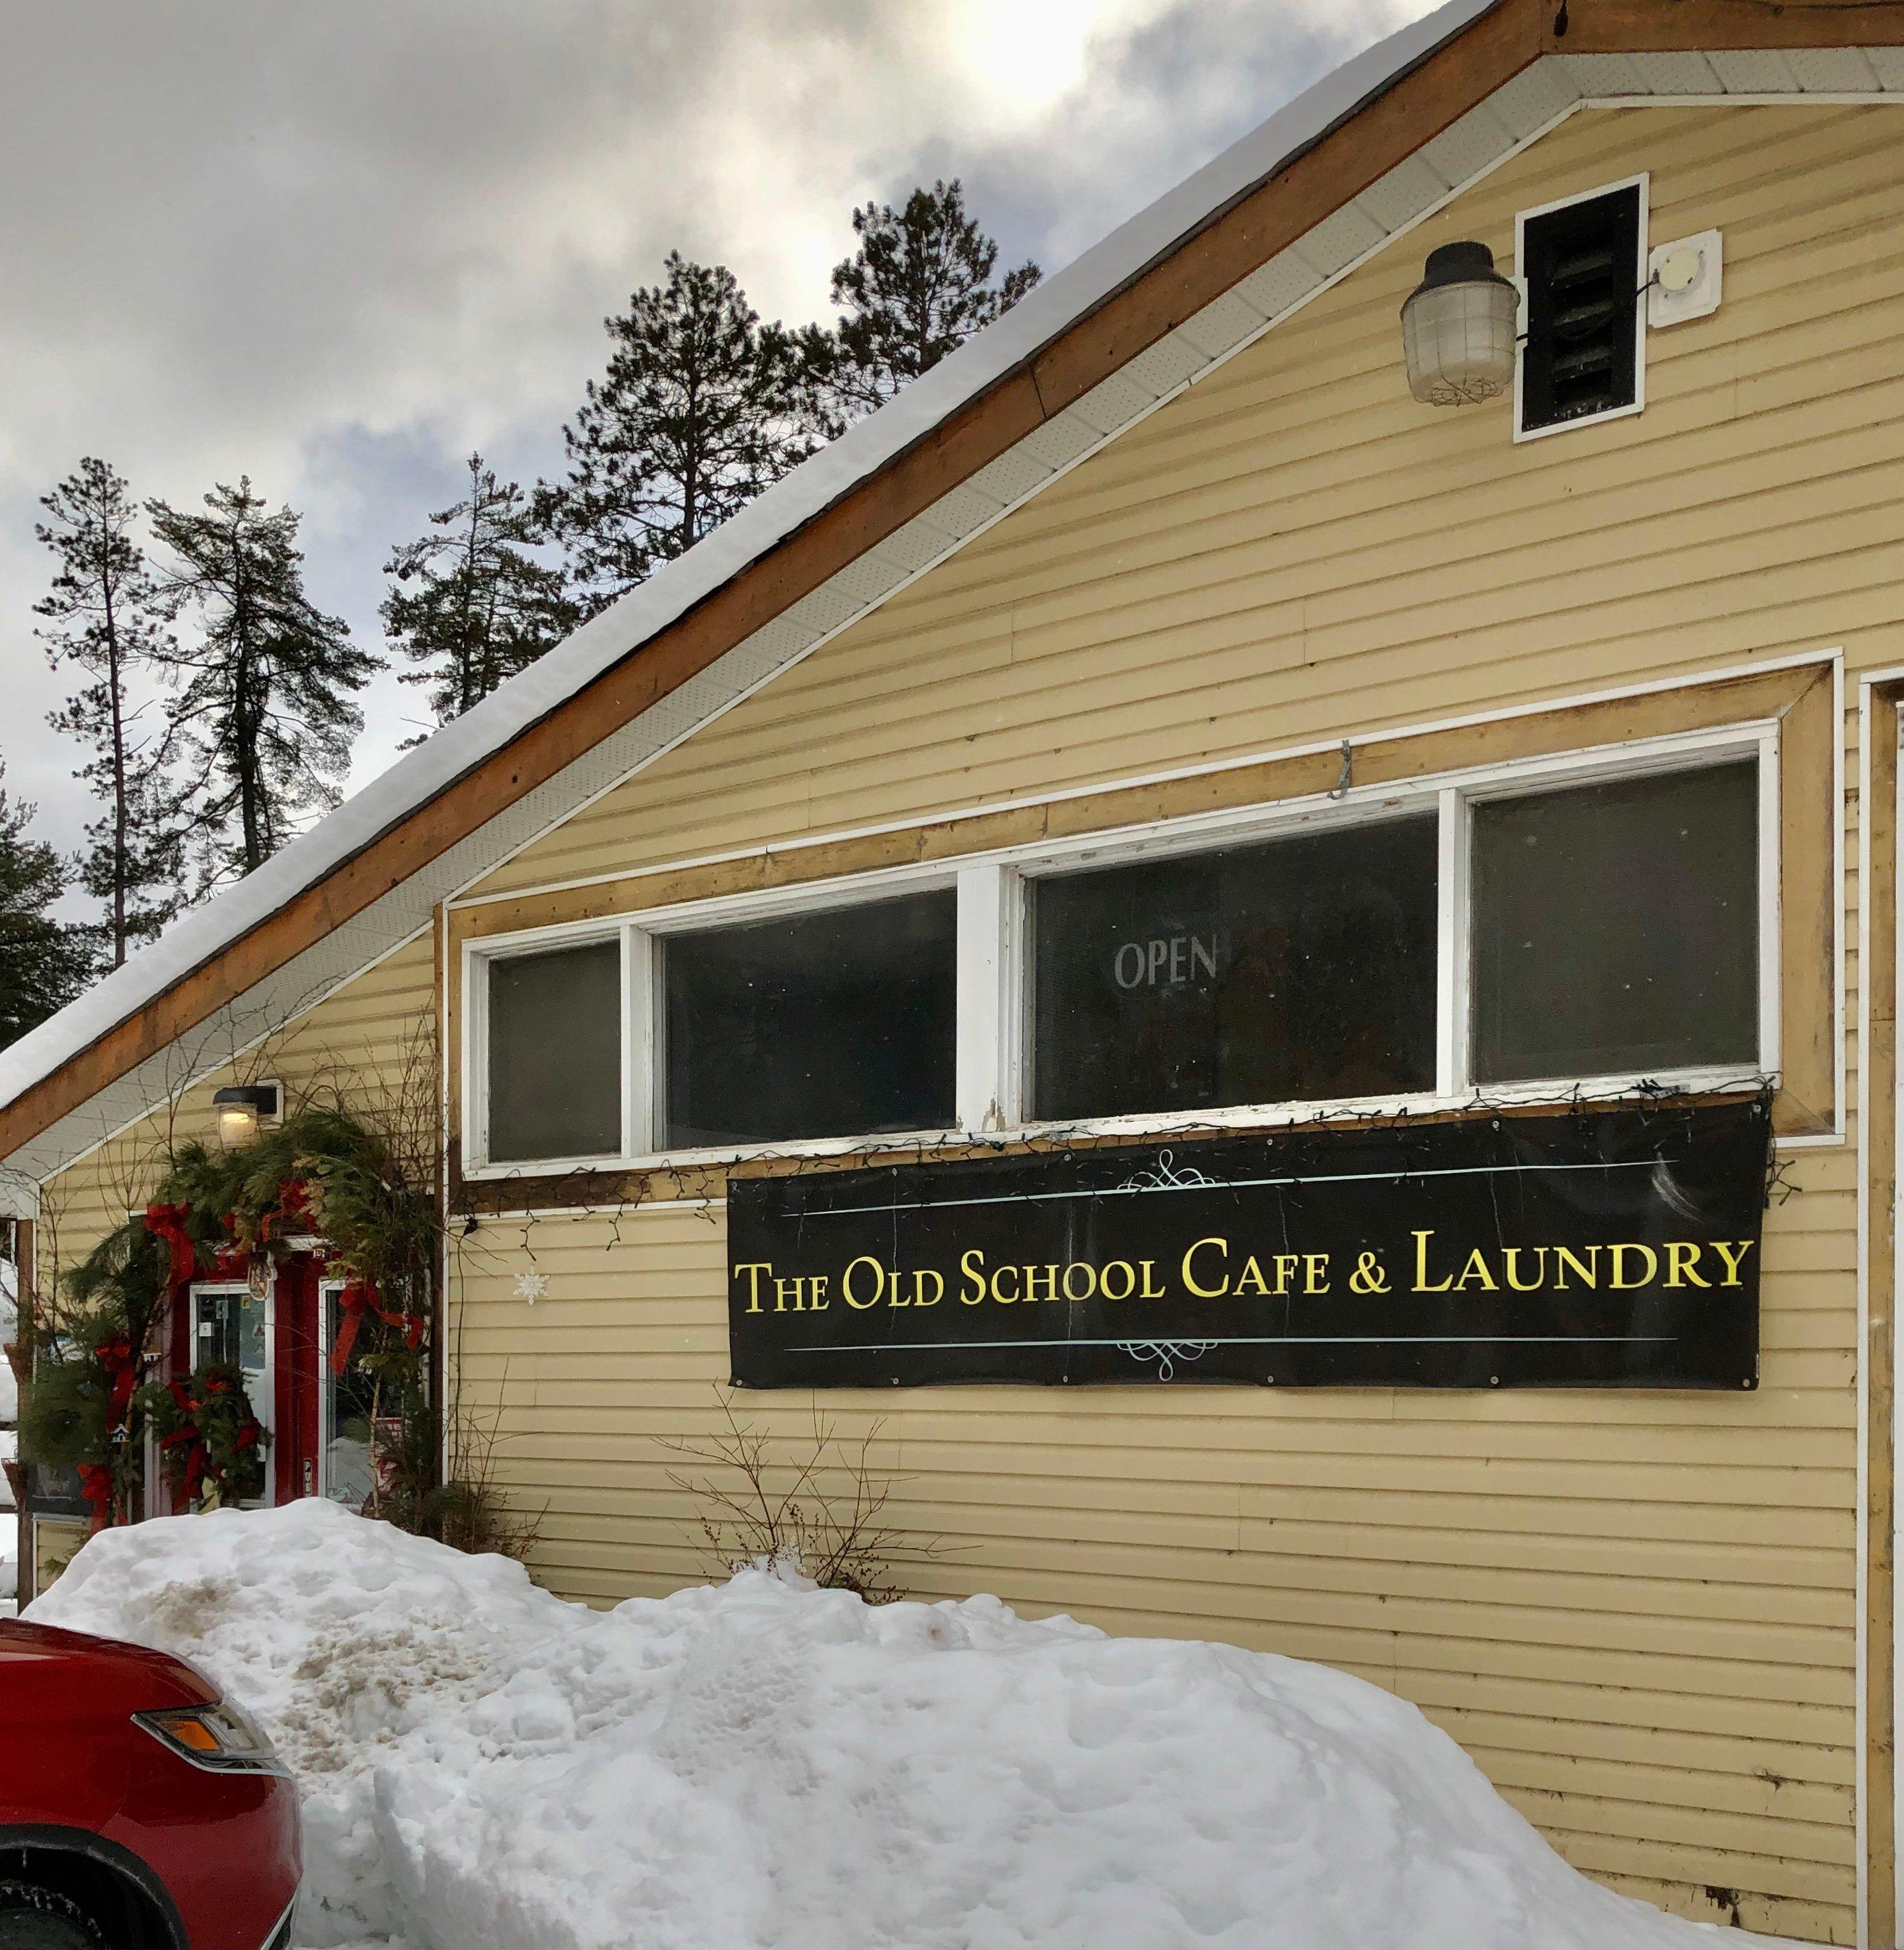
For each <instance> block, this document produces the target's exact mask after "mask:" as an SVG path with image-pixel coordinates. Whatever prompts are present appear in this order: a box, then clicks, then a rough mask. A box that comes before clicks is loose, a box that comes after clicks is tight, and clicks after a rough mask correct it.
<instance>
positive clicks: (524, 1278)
mask: <svg viewBox="0 0 1904 1950" xmlns="http://www.w3.org/2000/svg"><path fill="white" fill-rule="evenodd" d="M547 1291H549V1282H548V1281H547V1280H546V1279H544V1278H543V1276H542V1275H541V1274H540V1273H518V1274H517V1275H516V1276H515V1297H516V1298H517V1299H518V1300H526V1301H527V1302H528V1303H529V1304H530V1306H531V1307H534V1305H535V1304H536V1302H537V1301H539V1300H540V1299H541V1297H543V1294H546V1292H547Z"/></svg>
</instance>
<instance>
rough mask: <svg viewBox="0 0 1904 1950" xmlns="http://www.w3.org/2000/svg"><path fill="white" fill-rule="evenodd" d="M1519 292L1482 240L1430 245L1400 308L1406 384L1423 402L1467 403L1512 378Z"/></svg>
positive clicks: (1490, 395) (1491, 392) (1489, 396)
mask: <svg viewBox="0 0 1904 1950" xmlns="http://www.w3.org/2000/svg"><path fill="white" fill-rule="evenodd" d="M1518 310H1519V294H1517V292H1516V291H1515V290H1514V286H1513V285H1511V284H1510V283H1509V282H1507V279H1505V278H1504V277H1503V276H1501V274H1500V273H1499V272H1498V271H1497V270H1496V269H1495V268H1494V253H1493V252H1492V251H1490V250H1489V248H1488V247H1487V246H1486V245H1485V244H1444V245H1442V246H1441V248H1439V250H1435V251H1430V252H1429V254H1428V262H1427V264H1426V267H1425V268H1424V270H1423V276H1422V280H1421V282H1420V284H1418V285H1416V287H1415V288H1414V291H1412V292H1411V293H1410V294H1409V297H1408V303H1407V304H1405V305H1404V306H1403V307H1402V352H1403V354H1404V356H1405V357H1406V359H1407V360H1408V390H1409V391H1410V392H1411V393H1412V394H1414V396H1415V397H1416V398H1417V400H1420V401H1421V403H1423V405H1424V406H1430V407H1466V406H1473V405H1474V404H1475V403H1477V402H1478V401H1479V400H1492V399H1493V398H1494V397H1495V396H1496V395H1497V394H1501V393H1504V392H1505V391H1507V388H1509V387H1510V385H1513V384H1514V322H1515V318H1516V315H1517V312H1518Z"/></svg>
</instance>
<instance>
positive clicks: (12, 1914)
mask: <svg viewBox="0 0 1904 1950" xmlns="http://www.w3.org/2000/svg"><path fill="white" fill-rule="evenodd" d="M0 1950H106V1939H104V1937H103V1936H101V1935H100V1934H99V1933H98V1930H95V1928H94V1927H93V1926H92V1920H91V1919H90V1918H89V1917H88V1916H87V1914H86V1911H84V1910H82V1908H80V1907H79V1905H78V1904H77V1903H76V1902H69V1901H68V1900H67V1898H66V1897H64V1896H63V1895H55V1894H54V1892H53V1891H52V1890H51V1889H41V1888H39V1886H37V1885H36V1884H35V1883H11V1882H9V1883H0Z"/></svg>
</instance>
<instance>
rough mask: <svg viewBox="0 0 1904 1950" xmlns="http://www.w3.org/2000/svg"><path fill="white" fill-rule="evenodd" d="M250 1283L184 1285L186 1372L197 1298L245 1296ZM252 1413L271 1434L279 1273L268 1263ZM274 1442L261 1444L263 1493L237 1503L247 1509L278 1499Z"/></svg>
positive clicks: (194, 1361) (192, 1360)
mask: <svg viewBox="0 0 1904 1950" xmlns="http://www.w3.org/2000/svg"><path fill="white" fill-rule="evenodd" d="M250 1291H251V1283H250V1281H248V1280H241V1279H203V1280H194V1281H193V1282H191V1285H190V1286H189V1287H188V1288H187V1289H186V1293H187V1296H188V1297H187V1299H186V1302H185V1353H186V1360H187V1362H188V1372H189V1371H190V1369H195V1368H196V1367H197V1366H198V1302H199V1300H200V1298H201V1297H206V1298H210V1297H215V1296H216V1295H219V1294H245V1295H247V1297H248V1296H249V1295H250ZM251 1413H253V1414H254V1415H255V1416H257V1419H258V1425H259V1426H260V1428H262V1429H263V1431H264V1432H265V1434H266V1436H267V1437H270V1436H273V1435H275V1434H276V1433H277V1428H278V1275H277V1269H276V1268H275V1267H274V1266H269V1265H267V1266H266V1269H265V1279H264V1400H263V1401H261V1402H254V1403H252V1404H251ZM272 1447H273V1445H272V1443H271V1442H269V1441H266V1444H265V1445H264V1494H263V1495H262V1496H260V1497H250V1498H247V1500H246V1501H245V1502H244V1503H241V1505H239V1506H238V1507H239V1508H240V1509H247V1510H268V1509H270V1508H271V1507H272V1506H273V1505H274V1504H275V1503H276V1502H277V1500H278V1495H277V1492H278V1468H277V1460H276V1458H275V1456H273V1454H272Z"/></svg>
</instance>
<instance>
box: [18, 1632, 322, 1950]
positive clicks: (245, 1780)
mask: <svg viewBox="0 0 1904 1950" xmlns="http://www.w3.org/2000/svg"><path fill="white" fill-rule="evenodd" d="M299 1873H300V1859H299V1852H298V1829H297V1786H296V1784H295V1783H294V1782H293V1781H292V1780H291V1777H290V1776H289V1774H288V1773H287V1771H285V1767H284V1765H283V1763H282V1762H281V1761H279V1760H278V1758H277V1756H276V1755H275V1754H274V1753H273V1752H272V1749H271V1743H270V1742H269V1740H266V1738H265V1737H264V1735H263V1734H261V1733H260V1732H259V1731H258V1730H257V1728H256V1727H254V1726H253V1725H252V1724H251V1723H250V1721H249V1720H247V1718H245V1717H244V1715H243V1714H242V1713H241V1712H239V1711H238V1709H236V1708H235V1707H234V1706H232V1705H229V1703H226V1702H221V1701H220V1699H219V1696H218V1691H217V1689H216V1687H213V1686H212V1685H211V1684H209V1683H208V1682H207V1680H206V1679H205V1677H204V1675H203V1674H201V1673H199V1672H197V1671H194V1670H193V1668H191V1666H189V1665H186V1664H185V1662H184V1661H183V1660H182V1659H173V1658H172V1657H170V1656H169V1655H168V1654H166V1653H162V1652H152V1651H149V1650H148V1649H146V1648H145V1646H134V1645H122V1644H120V1643H118V1642H117V1640H112V1639H95V1638H90V1637H87V1636H86V1634H83V1633H80V1632H67V1631H56V1630H54V1629H53V1628H51V1627H48V1626H45V1625H33V1624H24V1623H22V1622H20V1621H12V1620H0V1950H284V1946H285V1945H288V1944H289V1942H291V1910H292V1907H293V1904H294V1899H295V1898H296V1895H297V1878H298V1875H299Z"/></svg>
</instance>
